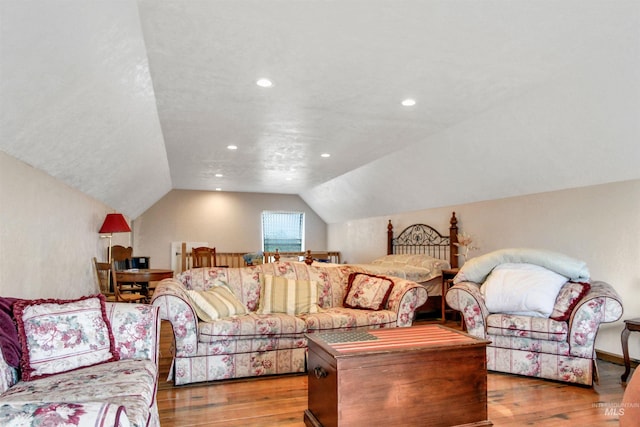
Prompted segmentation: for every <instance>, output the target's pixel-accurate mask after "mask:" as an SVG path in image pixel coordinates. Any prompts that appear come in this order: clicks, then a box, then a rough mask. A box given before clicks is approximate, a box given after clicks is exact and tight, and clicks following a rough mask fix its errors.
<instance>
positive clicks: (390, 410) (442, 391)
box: [304, 325, 492, 427]
mask: <svg viewBox="0 0 640 427" xmlns="http://www.w3.org/2000/svg"><path fill="white" fill-rule="evenodd" d="M307 338H308V340H309V359H308V365H307V368H308V371H309V381H308V384H309V385H308V387H309V391H308V393H309V403H308V409H307V410H306V411H305V413H304V422H305V425H307V426H309V427H319V426H324V427H333V426H340V427H345V426H349V427H357V426H363V427H369V426H372V425H388V426H400V425H404V426H434V427H436V426H452V425H462V424H472V425H476V426H480V425H492V424H491V422H490V421H489V420H488V419H487V364H486V345H487V343H488V341H485V340H481V339H478V338H475V337H472V336H470V335H468V334H465V333H463V332H459V331H456V330H453V329H449V328H446V327H444V326H441V325H422V326H413V327H410V328H391V329H375V330H368V331H355V332H353V333H349V332H334V333H315V334H308V335H307Z"/></svg>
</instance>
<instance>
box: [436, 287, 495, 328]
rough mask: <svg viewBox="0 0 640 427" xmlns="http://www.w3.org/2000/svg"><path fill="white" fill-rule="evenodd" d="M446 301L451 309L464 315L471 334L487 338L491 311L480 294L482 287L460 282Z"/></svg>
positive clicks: (452, 289)
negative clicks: (487, 320) (487, 326)
mask: <svg viewBox="0 0 640 427" xmlns="http://www.w3.org/2000/svg"><path fill="white" fill-rule="evenodd" d="M446 300H447V304H449V307H451V308H453V309H454V310H458V311H459V312H460V313H462V317H463V318H464V323H465V324H466V326H467V332H468V333H469V334H471V335H473V336H475V337H478V338H482V339H486V338H487V333H486V331H487V329H486V322H485V319H486V318H487V316H489V310H488V309H487V306H486V304H485V302H484V297H483V296H482V293H481V292H480V285H478V284H477V283H474V282H460V283H458V284H456V285H455V286H453V287H452V288H450V289H449V290H448V291H447V296H446Z"/></svg>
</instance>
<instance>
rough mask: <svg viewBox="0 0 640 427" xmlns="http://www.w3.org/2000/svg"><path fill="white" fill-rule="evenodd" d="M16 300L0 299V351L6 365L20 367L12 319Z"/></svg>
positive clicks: (18, 340) (16, 338)
mask: <svg viewBox="0 0 640 427" xmlns="http://www.w3.org/2000/svg"><path fill="white" fill-rule="evenodd" d="M16 301H19V300H18V298H10V297H0V350H2V357H3V358H4V361H5V362H7V365H9V366H11V367H13V368H19V367H20V358H21V356H22V354H21V352H20V337H19V336H18V329H16V322H15V320H14V318H13V304H14V303H15V302H16Z"/></svg>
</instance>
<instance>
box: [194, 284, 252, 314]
mask: <svg viewBox="0 0 640 427" xmlns="http://www.w3.org/2000/svg"><path fill="white" fill-rule="evenodd" d="M187 294H188V295H189V298H191V302H192V303H193V306H194V308H195V309H196V314H197V315H198V318H200V320H203V321H205V322H211V321H213V320H216V319H220V318H222V317H232V316H238V315H241V314H246V313H247V308H246V307H245V306H244V304H242V301H240V300H239V299H238V298H237V297H236V296H235V295H234V294H233V292H231V291H230V290H229V289H228V288H227V287H225V286H215V287H213V288H210V289H208V290H206V291H193V290H188V291H187Z"/></svg>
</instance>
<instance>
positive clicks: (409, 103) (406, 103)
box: [402, 98, 416, 107]
mask: <svg viewBox="0 0 640 427" xmlns="http://www.w3.org/2000/svg"><path fill="white" fill-rule="evenodd" d="M402 105H404V106H405V107H413V106H414V105H416V100H415V99H411V98H407V99H405V100H403V101H402Z"/></svg>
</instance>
